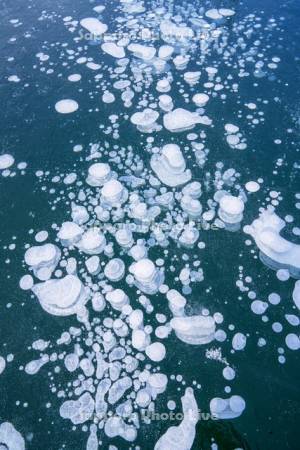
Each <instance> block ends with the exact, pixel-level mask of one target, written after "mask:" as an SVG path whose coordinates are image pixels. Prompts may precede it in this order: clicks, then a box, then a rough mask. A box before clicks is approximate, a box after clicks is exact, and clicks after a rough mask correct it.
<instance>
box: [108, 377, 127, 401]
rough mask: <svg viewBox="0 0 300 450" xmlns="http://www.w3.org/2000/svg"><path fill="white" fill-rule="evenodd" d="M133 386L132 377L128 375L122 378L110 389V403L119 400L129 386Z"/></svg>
mask: <svg viewBox="0 0 300 450" xmlns="http://www.w3.org/2000/svg"><path fill="white" fill-rule="evenodd" d="M131 386H132V381H131V378H129V377H127V376H125V377H123V378H120V379H119V380H118V381H116V382H115V383H114V384H113V385H112V386H111V388H110V389H109V394H108V402H109V403H110V404H114V403H116V402H118V401H119V400H120V399H121V398H122V397H123V395H124V394H125V392H126V391H127V390H128V389H129V388H131Z"/></svg>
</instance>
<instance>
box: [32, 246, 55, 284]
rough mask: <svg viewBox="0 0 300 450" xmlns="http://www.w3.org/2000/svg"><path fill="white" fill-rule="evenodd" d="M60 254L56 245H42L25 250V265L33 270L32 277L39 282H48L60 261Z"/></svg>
mask: <svg viewBox="0 0 300 450" xmlns="http://www.w3.org/2000/svg"><path fill="white" fill-rule="evenodd" d="M60 256H61V252H60V250H59V248H58V247H57V246H56V245H53V244H44V245H41V246H33V247H30V248H29V249H28V250H26V252H25V255H24V259H25V263H26V264H27V265H28V266H30V267H31V268H32V269H33V273H34V275H35V276H36V277H37V278H38V279H39V280H41V281H44V280H48V279H49V278H50V277H51V274H52V272H53V271H54V270H55V268H56V266H57V264H58V261H59V260H60Z"/></svg>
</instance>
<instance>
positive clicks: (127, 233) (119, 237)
mask: <svg viewBox="0 0 300 450" xmlns="http://www.w3.org/2000/svg"><path fill="white" fill-rule="evenodd" d="M115 238H116V241H117V243H118V244H119V245H120V246H121V247H123V248H125V249H129V248H130V247H132V245H133V243H134V240H133V236H132V231H131V230H130V229H129V228H128V227H123V228H121V229H120V230H118V231H117V232H116V234H115Z"/></svg>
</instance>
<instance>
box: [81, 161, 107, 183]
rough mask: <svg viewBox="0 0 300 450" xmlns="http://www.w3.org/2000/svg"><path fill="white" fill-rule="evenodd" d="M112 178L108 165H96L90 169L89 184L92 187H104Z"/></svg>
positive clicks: (87, 180)
mask: <svg viewBox="0 0 300 450" xmlns="http://www.w3.org/2000/svg"><path fill="white" fill-rule="evenodd" d="M111 177H112V172H111V170H110V167H109V165H108V164H105V163H95V164H92V165H91V166H90V167H89V170H88V176H87V179H86V182H87V184H89V185H90V186H103V185H104V184H105V183H106V182H108V181H109V180H110V179H111Z"/></svg>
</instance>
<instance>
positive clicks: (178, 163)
mask: <svg viewBox="0 0 300 450" xmlns="http://www.w3.org/2000/svg"><path fill="white" fill-rule="evenodd" d="M150 165H151V168H152V170H153V171H154V172H155V174H156V176H157V177H158V178H159V179H160V180H161V181H162V182H163V183H164V184H166V185H167V186H170V187H176V186H180V185H181V184H185V183H187V182H188V181H190V179H191V171H190V170H189V169H186V163H185V160H184V157H183V155H182V152H181V150H180V147H179V146H178V145H176V144H167V145H164V146H163V148H162V150H161V153H160V154H154V155H152V157H151V161H150Z"/></svg>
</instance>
